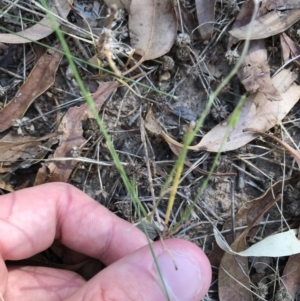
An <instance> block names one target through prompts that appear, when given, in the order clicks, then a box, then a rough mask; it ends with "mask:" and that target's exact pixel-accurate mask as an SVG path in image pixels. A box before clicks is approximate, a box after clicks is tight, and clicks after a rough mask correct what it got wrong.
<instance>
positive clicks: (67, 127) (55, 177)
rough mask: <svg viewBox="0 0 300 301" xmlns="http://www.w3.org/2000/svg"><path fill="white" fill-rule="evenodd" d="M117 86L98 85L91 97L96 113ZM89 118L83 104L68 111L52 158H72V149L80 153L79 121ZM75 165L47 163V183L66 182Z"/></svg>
mask: <svg viewBox="0 0 300 301" xmlns="http://www.w3.org/2000/svg"><path fill="white" fill-rule="evenodd" d="M118 86H119V83H118V82H104V83H101V85H99V88H98V90H97V91H96V92H95V93H94V95H93V100H94V105H95V108H96V110H97V111H99V110H100V109H101V107H102V105H103V103H104V102H105V100H106V99H107V97H108V96H109V95H110V94H111V93H112V91H113V90H115V89H116V88H117V87H118ZM90 117H93V115H92V113H91V112H90V110H89V108H88V106H87V104H83V105H81V106H80V107H72V108H70V109H69V110H68V112H67V113H66V114H65V115H64V118H63V119H62V121H61V124H60V125H59V128H58V130H59V131H60V132H62V133H63V134H62V135H61V137H60V143H59V146H58V147H57V149H56V150H55V152H54V154H53V158H61V157H72V152H73V150H74V149H75V150H77V149H78V151H79V152H80V147H81V146H82V145H83V143H84V142H85V139H84V138H83V137H82V133H83V130H82V126H81V121H82V120H85V119H86V118H90ZM46 165H47V164H46ZM75 165H76V161H75V160H70V161H68V160H66V161H64V162H62V161H58V162H55V161H54V162H51V163H49V164H48V165H47V166H48V167H49V169H50V170H51V175H50V177H49V179H48V181H49V182H67V181H68V178H69V176H70V174H71V172H72V170H73V168H74V167H75ZM41 173H44V170H41ZM37 177H38V178H43V176H42V175H41V176H40V175H39V172H38V175H37Z"/></svg>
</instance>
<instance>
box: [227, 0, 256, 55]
mask: <svg viewBox="0 0 300 301" xmlns="http://www.w3.org/2000/svg"><path fill="white" fill-rule="evenodd" d="M254 8H255V6H254V2H253V0H247V1H245V2H244V3H243V4H242V6H241V10H240V12H239V13H238V15H237V17H236V19H235V21H234V23H233V25H232V30H233V29H235V28H240V27H243V26H245V25H247V24H248V23H249V22H250V21H251V18H252V15H253V13H254ZM237 42H238V39H236V38H234V37H233V36H229V40H228V48H229V49H230V48H231V47H232V45H234V44H236V43H237Z"/></svg>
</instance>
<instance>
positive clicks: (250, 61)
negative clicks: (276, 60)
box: [238, 40, 281, 100]
mask: <svg viewBox="0 0 300 301" xmlns="http://www.w3.org/2000/svg"><path fill="white" fill-rule="evenodd" d="M238 77H239V79H240V81H241V83H242V84H243V85H244V87H245V89H246V91H248V92H250V93H255V92H258V91H259V92H262V93H264V94H265V95H266V97H267V99H270V100H281V95H280V93H279V92H278V91H277V89H276V88H275V87H274V85H273V83H272V80H271V76H270V66H269V63H268V55H267V49H266V47H265V42H264V40H253V41H251V42H250V45H249V49H248V52H247V54H246V56H245V58H244V61H243V64H242V66H241V68H240V69H239V71H238Z"/></svg>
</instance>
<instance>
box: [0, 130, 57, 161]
mask: <svg viewBox="0 0 300 301" xmlns="http://www.w3.org/2000/svg"><path fill="white" fill-rule="evenodd" d="M58 134H59V133H51V134H48V135H46V136H44V137H41V138H33V137H26V136H24V137H20V136H15V135H11V134H8V135H7V136H5V137H3V138H2V139H1V140H0V161H2V160H3V161H5V160H6V154H5V153H6V152H7V151H12V149H14V148H16V147H17V146H23V145H26V144H27V145H38V144H40V141H44V140H47V139H50V138H52V137H55V136H57V135H58ZM10 138H11V139H10ZM17 151H18V150H17ZM11 156H12V155H11ZM11 158H12V157H11Z"/></svg>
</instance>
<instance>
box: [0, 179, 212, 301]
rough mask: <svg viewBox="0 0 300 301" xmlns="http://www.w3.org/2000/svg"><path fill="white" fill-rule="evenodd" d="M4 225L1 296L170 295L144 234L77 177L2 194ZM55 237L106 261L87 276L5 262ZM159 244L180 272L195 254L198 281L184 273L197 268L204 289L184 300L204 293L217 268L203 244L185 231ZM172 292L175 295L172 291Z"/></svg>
mask: <svg viewBox="0 0 300 301" xmlns="http://www.w3.org/2000/svg"><path fill="white" fill-rule="evenodd" d="M0 233H1V235H0V300H1V298H3V299H4V300H5V301H15V300H22V301H27V300H28V301H29V300H30V301H35V300H43V301H61V300H70V301H71V300H76V301H78V300H79V301H81V300H82V301H93V300H97V301H102V300H103V301H104V300H139V301H140V300H167V297H166V293H165V290H164V288H163V286H162V283H161V280H160V279H159V277H158V276H157V273H156V268H155V264H154V262H153V256H152V254H151V252H150V249H149V246H148V244H147V239H146V237H145V235H144V234H143V233H142V232H141V231H140V230H139V229H137V228H136V227H133V226H132V225H131V224H129V223H128V222H126V221H124V220H122V219H120V218H118V217H117V216H115V215H114V214H113V213H111V212H110V211H108V210H107V209H106V208H104V207H103V206H101V205H100V204H98V203H97V202H95V201H94V200H92V199H91V198H90V197H89V196H87V195H86V194H84V193H83V192H81V191H80V190H78V189H76V188H74V187H73V186H71V185H68V184H64V183H49V184H44V185H40V186H36V187H33V188H28V189H23V190H20V191H17V192H14V193H10V194H7V195H4V196H1V197H0ZM54 239H59V240H60V241H61V242H62V243H63V244H64V245H66V246H67V247H69V248H70V249H72V250H75V251H77V252H80V253H82V254H85V255H88V256H91V257H94V258H97V259H99V260H101V261H102V262H103V263H104V264H105V265H106V266H107V267H106V268H105V269H104V270H102V271H101V272H100V273H98V274H97V275H96V276H95V277H93V278H92V279H91V280H89V281H88V282H86V281H85V280H84V279H82V278H81V277H80V276H79V275H77V274H75V273H73V272H71V271H65V270H56V269H52V268H45V267H9V268H7V267H6V266H5V262H4V261H5V260H21V259H25V258H28V257H30V256H33V255H34V254H37V253H39V252H41V251H43V250H45V249H47V248H48V247H49V246H50V245H51V244H52V242H53V241H54ZM153 249H154V251H155V254H156V256H157V257H158V258H159V260H161V261H162V262H165V261H166V260H167V261H168V260H169V257H170V255H169V254H172V256H175V257H174V258H177V257H176V256H179V257H178V258H179V261H178V263H179V269H178V270H179V271H181V272H183V270H184V268H185V266H187V265H185V264H182V265H180V262H181V261H180V260H181V259H182V258H183V259H184V260H188V261H189V260H191V261H192V262H191V273H192V270H193V269H194V267H195V266H197V267H199V269H200V270H199V271H201V273H200V274H199V275H201V277H200V278H201V280H199V281H198V282H197V279H196V280H195V278H197V277H194V276H193V275H196V276H198V272H197V273H196V274H193V275H192V274H191V275H189V273H190V269H186V272H185V275H184V278H188V276H191V280H189V282H190V283H189V284H190V285H189V290H191V291H193V289H194V288H197V290H196V291H195V293H191V294H190V295H191V296H188V297H184V298H183V297H182V298H181V299H182V300H183V299H185V300H200V299H201V298H202V297H203V296H204V295H205V293H206V292H207V291H208V288H209V285H210V281H211V268H210V265H209V262H208V260H207V258H206V256H205V254H204V253H203V252H202V251H201V249H199V248H198V247H197V246H196V245H194V244H192V243H190V242H187V241H184V240H180V239H168V240H165V241H164V243H162V242H155V243H153ZM166 254H167V255H166ZM174 261H175V262H176V259H174ZM170 262H172V261H171V260H170ZM162 266H163V265H162ZM163 267H164V266H163ZM173 267H174V264H173V263H172V264H171V265H170V264H169V265H168V264H167V265H166V268H165V269H164V268H163V271H164V273H167V274H168V273H171V274H172V273H173ZM174 271H175V269H174ZM197 271H198V270H197ZM174 273H175V272H174ZM175 274H176V277H177V276H178V275H179V276H180V273H179V272H176V273H175ZM172 275H173V274H172ZM181 275H182V274H181ZM179 276H178V277H177V278H178V279H179V280H180V277H179ZM172 277H173V276H172ZM184 278H183V280H184ZM200 278H199V279H200ZM172 279H173V278H172ZM175 280H176V281H177V279H175ZM179 280H178V281H179ZM194 280H195V281H196V282H195V284H193V281H194ZM181 282H182V281H181V280H180V281H179V282H178V285H177V284H176V285H175V290H176V294H177V296H183V295H182V294H186V292H185V291H183V289H182V288H181V287H182V285H180V284H181ZM171 287H172V285H171ZM183 287H184V286H183ZM171 299H172V300H176V298H175V297H173V295H172V293H171ZM177 299H178V298H177ZM1 301H2V300H1Z"/></svg>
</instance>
